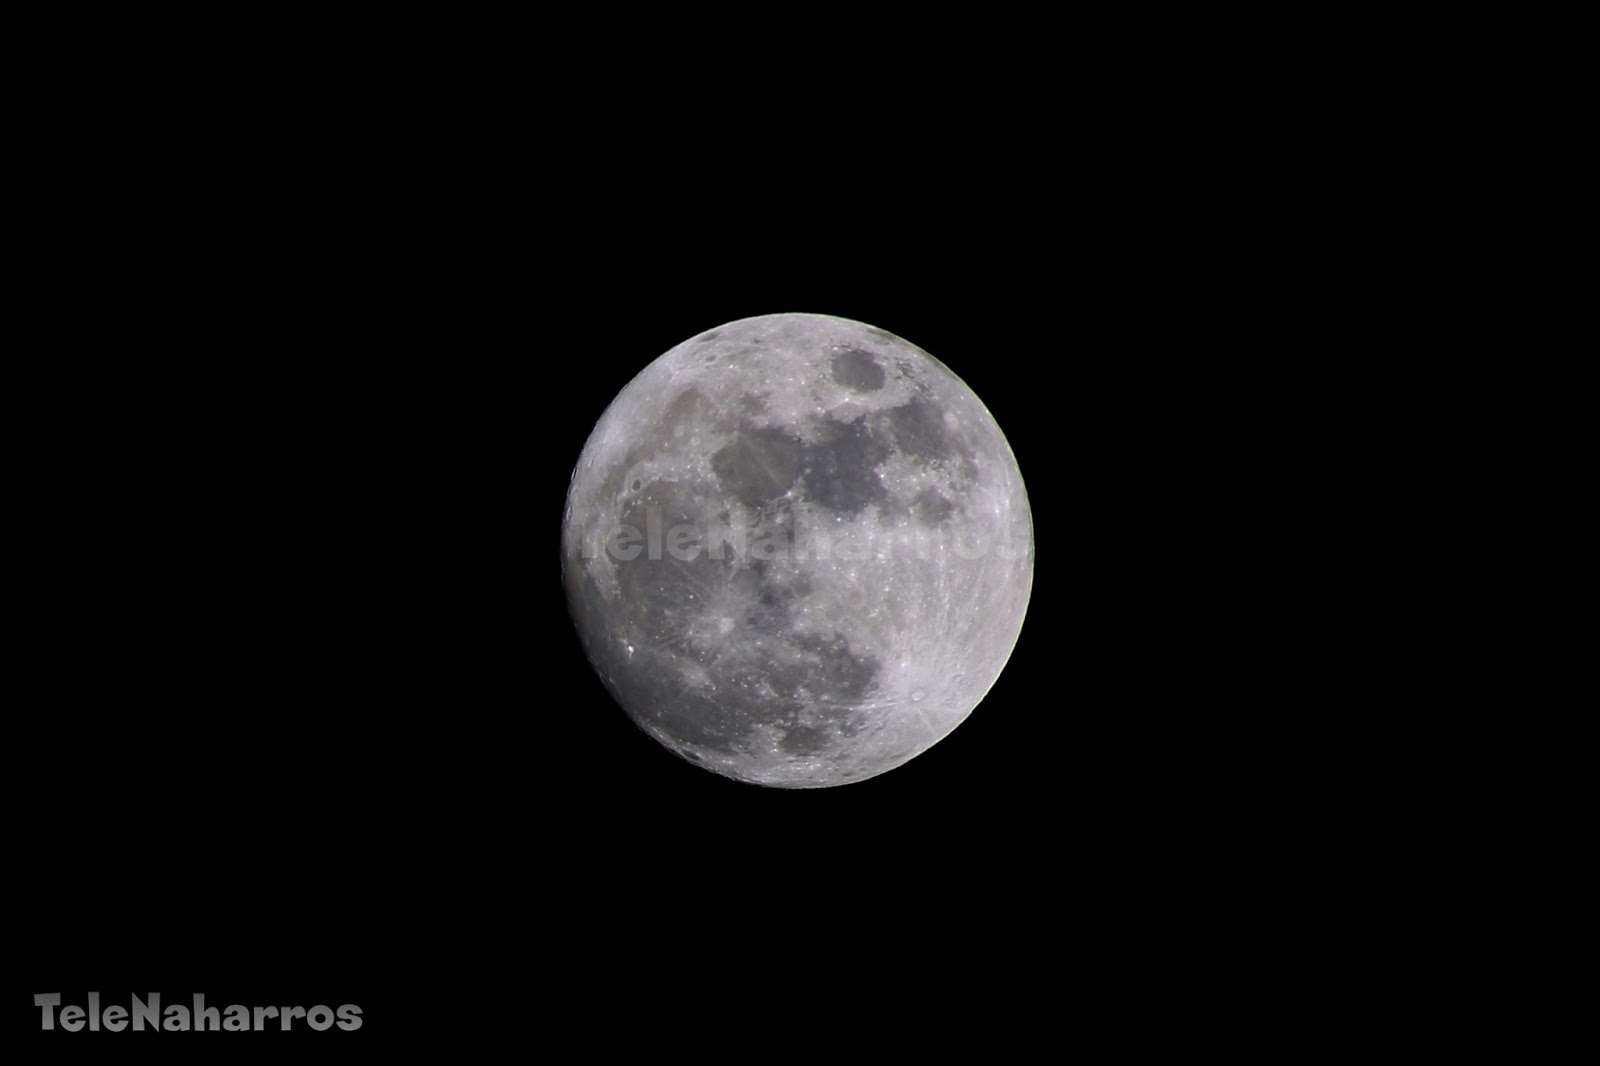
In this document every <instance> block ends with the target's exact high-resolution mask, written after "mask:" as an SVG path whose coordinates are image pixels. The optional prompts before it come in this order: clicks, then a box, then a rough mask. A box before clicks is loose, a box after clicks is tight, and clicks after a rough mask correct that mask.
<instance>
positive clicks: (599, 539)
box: [562, 314, 1033, 788]
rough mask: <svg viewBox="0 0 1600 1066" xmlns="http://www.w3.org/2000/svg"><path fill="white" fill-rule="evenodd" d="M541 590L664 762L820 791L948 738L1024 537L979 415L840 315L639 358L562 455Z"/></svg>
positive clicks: (1003, 612) (1001, 452) (1015, 575)
mask: <svg viewBox="0 0 1600 1066" xmlns="http://www.w3.org/2000/svg"><path fill="white" fill-rule="evenodd" d="M562 551H563V576H564V580H565V583H566V591H567V597H568V601H569V606H570V609H571V613H572V618H573V621H574V623H575V625H576V627H577V631H578V635H579V637H580V638H581V640H582V643H583V646H584V649H585V651H586V652H587V654H588V657H589V660H590V662H591V663H592V664H593V665H594V668H595V670H596V671H598V673H599V675H600V677H601V678H602V679H603V680H604V682H605V684H606V687H607V688H608V689H609V690H610V691H611V693H612V695H613V696H615V697H616V700H617V702H618V703H620V704H621V705H622V707H623V709H624V710H626V711H627V713H628V715H629V716H630V717H631V718H632V719H633V721H634V722H636V723H637V724H638V725H639V726H640V727H641V728H642V729H644V730H645V732H647V733H649V734H650V735H651V736H653V737H655V739H656V740H658V741H660V742H661V743H662V744H663V745H665V746H666V747H667V748H668V749H670V750H671V751H673V752H675V753H677V754H678V755H680V756H682V757H683V758H685V759H688V760H689V761H691V762H694V763H696V764H698V765H700V766H702V767H704V768H706V769H708V770H712V771H715V772H717V773H720V774H725V775H727V776H729V777H732V778H736V779H738V780H741V781H747V782H753V783H756V784H761V785H771V786H778V787H786V788H820V787H826V786H831V785H840V784H847V783H850V782H855V781H861V780H864V779H866V778H869V777H873V776H875V775H877V774H881V773H883V772H884V771H887V770H890V769H893V768H894V767H897V766H900V765H901V764H903V763H905V762H906V761H907V760H908V759H911V758H913V757H914V756H916V755H917V754H919V753H920V752H923V751H925V750H926V749H927V748H929V747H930V746H931V745H933V744H934V743H936V742H938V741H939V740H940V739H942V738H943V737H945V736H946V735H948V734H949V733H950V732H951V730H953V729H955V727H956V726H957V725H959V724H960V723H961V722H962V721H963V720H964V719H965V718H966V717H967V715H968V714H969V713H971V711H972V710H973V708H974V707H975V706H976V705H977V704H978V702H979V701H980V700H981V699H982V698H983V697H984V695H985V694H986V693H987V692H988V691H989V688H990V686H991V685H993V684H994V682H995V679H996V678H997V677H998V676H999V674H1000V671H1001V670H1002V669H1003V668H1004V666H1005V665H1006V660H1007V659H1008V658H1009V657H1010V655H1011V651H1012V649H1013V648H1014V647H1015V645H1016V642H1017V637H1018V635H1019V633H1020V631H1021V628H1022V621H1023V615H1024V614H1025V612H1026V611H1027V606H1028V596H1029V592H1030V590H1031V588H1032V582H1033V524H1032V518H1031V515H1030V513H1029V509H1028V501H1027V495H1026V492H1025V491H1024V489H1023V484H1022V476H1021V473H1020V472H1019V470H1018V468H1017V462H1016V459H1015V457H1014V456H1013V454H1012V452H1011V448H1010V446H1009V445H1008V444H1007V443H1006V439H1005V436H1004V434H1002V433H1001V431H1000V427H999V426H998V425H996V423H995V420H994V418H993V417H992V416H991V415H990V414H989V411H988V410H987V409H986V408H985V407H984V405H983V404H982V402H980V401H979V399H978V397H977V396H976V395H974V394H973V392H972V390H971V389H970V388H968V387H967V386H966V384H965V383H963V382H962V381H961V380H960V379H959V378H957V377H956V375H955V374H953V373H952V372H951V371H950V370H949V369H948V368H947V367H946V366H945V365H944V364H942V363H940V362H939V361H938V360H936V359H934V358H933V357H932V356H930V355H928V354H927V353H926V352H924V351H922V350H921V349H920V348H917V347H916V346H915V345H913V344H910V343H908V342H907V341H904V340H901V339H900V338H899V337H896V336H893V335H892V334H889V333H886V332H884V331H882V330H879V329H874V328H873V327H871V326H867V325H864V324H862V323H860V322H854V321H850V320H848V319H843V318H835V317H832V316H828V315H815V314H780V315H763V316H760V317H757V318H746V319H741V320H740V321H737V322H730V323H728V324H727V325H723V326H718V327H716V328H715V329H710V330H707V331H706V332H704V333H701V334H700V335H699V336H696V337H692V338H690V339H688V340H686V341H684V342H683V343H682V344H679V345H678V346H677V347H675V348H673V349H672V350H671V351H668V352H667V353H666V354H665V355H662V356H661V357H660V358H658V359H656V360H655V361H654V362H652V363H651V364H650V365H649V366H647V367H645V369H644V370H643V371H641V372H640V373H639V375H638V376H637V377H635V378H634V379H633V380H632V381H631V382H630V383H629V384H628V385H627V386H626V387H625V388H624V389H623V390H622V392H621V393H620V394H618V396H617V398H616V399H615V400H614V401H613V402H612V404H611V406H610V407H609V408H607V409H606V412H605V414H604V415H602V416H601V418H600V421H599V423H598V424H597V425H596V426H595V428H594V432H593V433H592V434H591V435H590V437H589V440H588V443H587V444H586V445H585V446H584V449H583V453H582V455H581V456H580V458H579V460H578V465H577V468H576V470H575V471H574V473H573V476H572V484H571V487H570V489H569V491H568V494H567V508H566V514H565V519H564V525H563V530H562Z"/></svg>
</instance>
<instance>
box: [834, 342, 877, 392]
mask: <svg viewBox="0 0 1600 1066" xmlns="http://www.w3.org/2000/svg"><path fill="white" fill-rule="evenodd" d="M833 380H834V381H837V382H838V383H839V384H841V385H843V386H844V387H845V388H847V389H854V390H855V391H856V392H876V391H878V390H879V389H881V388H883V383H884V382H885V381H887V380H888V378H887V376H886V375H885V374H884V372H883V367H881V366H879V365H878V361H877V360H876V359H874V358H872V356H870V355H868V354H867V353H866V352H863V351H860V350H858V349H855V348H846V349H845V350H844V351H842V352H837V353H835V354H834V357H833Z"/></svg>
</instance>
